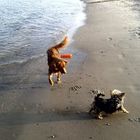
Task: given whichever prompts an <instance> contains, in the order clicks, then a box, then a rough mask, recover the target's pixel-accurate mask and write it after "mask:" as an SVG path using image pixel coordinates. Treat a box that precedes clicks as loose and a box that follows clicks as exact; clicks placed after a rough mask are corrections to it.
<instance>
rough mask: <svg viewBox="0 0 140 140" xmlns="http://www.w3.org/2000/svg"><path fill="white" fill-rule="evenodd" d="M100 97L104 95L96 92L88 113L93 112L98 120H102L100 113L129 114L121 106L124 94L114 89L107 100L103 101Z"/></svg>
mask: <svg viewBox="0 0 140 140" xmlns="http://www.w3.org/2000/svg"><path fill="white" fill-rule="evenodd" d="M101 96H105V95H104V94H102V93H99V92H98V91H97V95H96V96H95V98H94V101H93V103H92V105H91V109H90V111H89V113H90V114H91V113H92V112H94V113H95V114H96V115H97V118H98V119H103V116H102V115H103V114H102V113H106V114H112V113H114V112H116V111H123V112H125V113H129V112H128V111H127V110H126V109H125V108H124V106H123V104H124V97H125V93H123V92H121V91H119V90H117V89H114V90H113V91H112V92H111V97H110V98H109V99H104V98H102V97H101Z"/></svg>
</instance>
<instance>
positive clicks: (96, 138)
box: [0, 0, 140, 140]
mask: <svg viewBox="0 0 140 140" xmlns="http://www.w3.org/2000/svg"><path fill="white" fill-rule="evenodd" d="M84 2H85V3H86V9H85V13H86V15H87V19H86V21H85V25H83V26H82V27H80V28H79V29H78V30H77V32H76V33H75V34H74V37H73V40H74V41H73V42H72V43H71V44H70V45H69V46H67V47H68V48H70V47H71V48H72V49H73V58H72V59H70V60H69V63H68V67H67V69H68V73H67V74H65V75H63V76H62V84H59V85H57V84H55V85H54V86H53V87H51V86H50V85H49V83H48V79H47V73H48V66H47V56H40V57H39V58H36V59H31V60H30V61H28V62H24V63H22V64H17V63H12V64H11V65H3V66H1V67H0V75H1V77H0V83H1V86H0V139H1V140H39V139H40V140H50V139H56V140H90V139H91V140H92V139H93V140H108V139H110V140H112V139H113V140H118V139H121V140H128V139H130V140H139V137H140V134H139V130H140V102H139V98H140V94H139V91H140V82H139V79H140V63H139V60H140V55H139V52H140V47H139V46H140V36H139V32H138V30H136V29H139V23H140V21H139V20H138V18H137V14H136V15H135V16H134V15H133V12H130V11H131V10H128V8H127V7H123V4H121V3H120V1H107V2H100V3H96V2H95V1H94V2H93V1H92V2H91V1H90V2H89V1H86V0H85V1H84ZM65 51H67V50H65ZM94 89H99V90H101V91H103V92H104V93H105V95H106V97H109V94H110V90H113V89H119V90H121V91H123V92H125V93H126V98H125V102H124V106H125V108H126V109H127V110H128V111H129V112H130V113H129V114H125V113H122V112H118V113H115V114H112V115H108V116H106V117H104V119H103V120H98V119H95V118H93V117H92V116H90V115H89V114H88V111H89V109H90V105H91V103H92V101H93V98H94V96H93V95H92V90H94Z"/></svg>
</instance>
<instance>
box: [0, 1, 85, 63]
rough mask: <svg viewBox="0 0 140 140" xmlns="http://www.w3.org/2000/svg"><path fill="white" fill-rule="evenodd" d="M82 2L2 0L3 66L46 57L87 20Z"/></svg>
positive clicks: (0, 56)
mask: <svg viewBox="0 0 140 140" xmlns="http://www.w3.org/2000/svg"><path fill="white" fill-rule="evenodd" d="M84 6H85V5H84V3H83V2H81V1H80V0H71V1H69V0H12V1H10V0H4V1H3V0H0V7H1V8H0V25H1V26H0V50H1V51H0V64H1V65H2V64H10V63H13V62H24V61H28V60H29V59H31V58H34V57H39V56H41V55H44V54H45V52H46V50H47V48H48V47H49V46H51V45H53V44H55V43H57V42H59V41H60V40H61V39H62V38H63V37H64V35H66V34H67V35H68V36H69V37H72V34H73V33H74V31H75V30H76V28H77V27H79V26H81V25H82V24H83V21H84V19H85V14H84V12H83V10H84Z"/></svg>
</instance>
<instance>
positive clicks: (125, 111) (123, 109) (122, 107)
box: [121, 105, 129, 113]
mask: <svg viewBox="0 0 140 140" xmlns="http://www.w3.org/2000/svg"><path fill="white" fill-rule="evenodd" d="M121 110H122V111H123V112H124V113H129V111H127V110H126V109H125V108H124V106H123V105H122V106H121Z"/></svg>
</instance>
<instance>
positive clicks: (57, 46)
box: [55, 36, 68, 49]
mask: <svg viewBox="0 0 140 140" xmlns="http://www.w3.org/2000/svg"><path fill="white" fill-rule="evenodd" d="M67 43H68V37H67V36H66V37H65V38H64V39H63V40H62V41H61V42H60V43H59V44H57V45H56V46H55V48H56V49H60V48H63V47H64V46H65V45H66V44H67Z"/></svg>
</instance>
